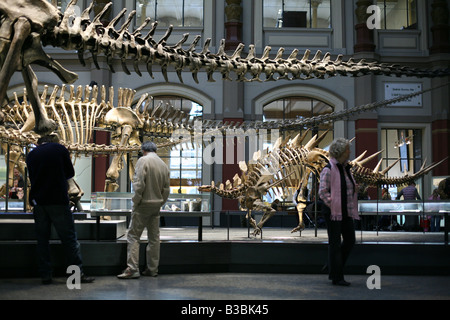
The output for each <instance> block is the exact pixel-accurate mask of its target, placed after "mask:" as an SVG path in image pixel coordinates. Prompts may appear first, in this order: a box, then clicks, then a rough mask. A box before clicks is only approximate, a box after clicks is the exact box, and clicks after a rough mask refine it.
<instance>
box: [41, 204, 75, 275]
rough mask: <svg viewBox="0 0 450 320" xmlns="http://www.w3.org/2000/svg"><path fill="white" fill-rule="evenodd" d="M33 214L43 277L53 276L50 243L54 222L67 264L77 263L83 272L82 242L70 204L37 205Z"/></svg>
mask: <svg viewBox="0 0 450 320" xmlns="http://www.w3.org/2000/svg"><path fill="white" fill-rule="evenodd" d="M33 216H34V221H35V228H36V237H37V253H38V263H39V273H40V275H41V277H42V278H43V279H48V278H51V277H52V266H51V259H50V245H49V241H50V234H51V226H52V224H53V226H54V227H55V230H56V233H57V234H58V236H59V239H60V240H61V243H62V245H63V247H64V252H65V255H66V262H67V265H77V266H78V267H79V268H80V271H81V273H83V269H82V258H81V251H80V244H79V242H78V239H77V234H76V231H75V225H74V221H73V215H72V212H70V209H69V206H64V205H46V206H41V205H37V206H35V207H34V209H33Z"/></svg>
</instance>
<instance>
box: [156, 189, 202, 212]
mask: <svg viewBox="0 0 450 320" xmlns="http://www.w3.org/2000/svg"><path fill="white" fill-rule="evenodd" d="M210 199H211V195H210V194H209V193H204V194H185V193H173V194H170V195H169V199H167V202H166V203H165V204H164V205H163V207H162V210H163V211H186V212H199V211H202V212H209V211H211V202H210Z"/></svg>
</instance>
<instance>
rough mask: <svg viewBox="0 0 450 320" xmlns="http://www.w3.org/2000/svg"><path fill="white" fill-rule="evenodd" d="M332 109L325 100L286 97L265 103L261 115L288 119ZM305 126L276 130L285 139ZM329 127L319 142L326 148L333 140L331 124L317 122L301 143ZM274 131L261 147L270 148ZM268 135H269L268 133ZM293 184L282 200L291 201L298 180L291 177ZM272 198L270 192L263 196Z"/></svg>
mask: <svg viewBox="0 0 450 320" xmlns="http://www.w3.org/2000/svg"><path fill="white" fill-rule="evenodd" d="M333 111H334V108H333V107H332V106H330V105H328V104H326V103H325V102H322V101H320V100H316V99H311V98H308V97H287V98H282V99H279V100H275V101H272V102H270V103H268V104H266V105H265V106H264V108H263V117H264V121H272V120H288V119H306V118H311V117H314V116H319V115H324V114H328V113H331V112H333ZM306 129H307V128H303V127H298V128H292V129H289V130H284V131H280V132H278V135H279V136H280V137H283V139H286V138H288V137H290V138H294V137H295V136H296V135H298V134H299V133H303V132H304V131H305V130H306ZM328 129H330V132H329V133H328V134H327V135H326V136H325V138H324V139H323V140H322V142H321V143H320V144H319V147H320V148H322V149H326V148H327V147H328V146H329V145H330V144H331V142H332V141H333V130H332V129H333V124H332V123H327V124H323V123H321V124H318V125H317V126H316V127H314V128H312V130H310V132H309V133H308V134H307V136H306V138H305V140H304V141H303V144H306V143H307V142H308V141H309V140H310V139H311V138H312V137H313V135H316V134H317V135H318V136H320V135H321V134H322V133H324V132H325V131H326V130H328ZM273 134H274V133H273V132H271V135H270V139H268V140H266V141H265V142H264V145H263V149H267V148H269V150H271V149H272V145H273V143H274V142H275V141H274V139H273V136H272V135H273ZM268 137H269V135H268ZM291 181H294V182H293V186H291V187H290V188H289V189H288V193H287V194H286V195H284V196H285V198H284V199H280V200H282V201H287V202H291V200H292V199H293V196H294V194H295V191H296V187H297V186H298V181H296V180H295V178H292V179H291ZM308 189H309V190H312V180H310V181H309V183H308ZM273 200H274V199H272V198H271V195H270V194H267V195H266V196H265V201H268V202H272V201H273Z"/></svg>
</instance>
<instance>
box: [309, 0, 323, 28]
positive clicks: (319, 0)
mask: <svg viewBox="0 0 450 320" xmlns="http://www.w3.org/2000/svg"><path fill="white" fill-rule="evenodd" d="M320 4H322V0H311V7H312V17H311V21H312V27H313V28H317V9H318V8H319V5H320Z"/></svg>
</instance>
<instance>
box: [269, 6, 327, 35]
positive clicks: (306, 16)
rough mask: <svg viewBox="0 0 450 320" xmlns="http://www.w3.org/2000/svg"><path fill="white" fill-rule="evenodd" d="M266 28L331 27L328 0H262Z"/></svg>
mask: <svg viewBox="0 0 450 320" xmlns="http://www.w3.org/2000/svg"><path fill="white" fill-rule="evenodd" d="M263 14H264V27H266V28H288V27H294V28H295V27H296V28H331V1H330V0H264V7H263Z"/></svg>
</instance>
